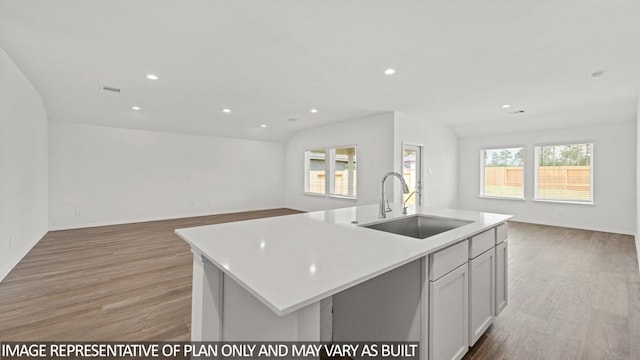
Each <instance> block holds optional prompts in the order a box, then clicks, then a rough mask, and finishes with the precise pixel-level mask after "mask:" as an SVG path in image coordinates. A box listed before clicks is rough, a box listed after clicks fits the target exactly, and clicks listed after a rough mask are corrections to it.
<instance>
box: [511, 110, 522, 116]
mask: <svg viewBox="0 0 640 360" xmlns="http://www.w3.org/2000/svg"><path fill="white" fill-rule="evenodd" d="M509 114H511V115H518V114H524V110H516V111H509Z"/></svg>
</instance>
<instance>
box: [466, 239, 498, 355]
mask: <svg viewBox="0 0 640 360" xmlns="http://www.w3.org/2000/svg"><path fill="white" fill-rule="evenodd" d="M492 240H493V239H492ZM492 245H493V244H492ZM495 258H496V252H495V250H494V247H493V246H491V248H490V249H489V250H487V251H485V252H484V253H482V254H481V255H479V256H477V257H476V258H475V259H470V260H469V345H470V346H473V345H474V344H475V343H476V341H478V339H479V338H480V337H481V336H482V334H484V332H485V331H486V330H487V328H489V326H490V325H491V324H492V323H493V318H494V314H495Z"/></svg>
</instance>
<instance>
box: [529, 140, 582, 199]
mask: <svg viewBox="0 0 640 360" xmlns="http://www.w3.org/2000/svg"><path fill="white" fill-rule="evenodd" d="M571 145H591V156H590V158H591V160H590V171H589V181H590V184H589V189H590V200H563V199H541V198H539V181H538V180H539V179H538V176H539V174H538V169H539V167H540V166H539V163H540V154H541V149H542V148H543V147H549V146H571ZM539 149H540V150H539ZM533 155H534V160H533V166H534V169H533V170H534V179H533V183H534V188H533V191H534V193H533V201H536V202H550V203H562V204H576V205H595V200H594V199H595V194H594V190H595V188H594V182H593V170H594V163H595V159H594V158H595V144H594V141H592V140H585V141H571V142H565V143H562V142H560V143H559V142H550V143H541V144H535V145H534V146H533Z"/></svg>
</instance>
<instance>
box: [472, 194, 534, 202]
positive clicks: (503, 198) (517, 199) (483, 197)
mask: <svg viewBox="0 0 640 360" xmlns="http://www.w3.org/2000/svg"><path fill="white" fill-rule="evenodd" d="M478 197H479V198H481V199H495V200H515V201H525V198H515V197H501V196H487V195H478Z"/></svg>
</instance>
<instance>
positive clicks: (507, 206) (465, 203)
mask: <svg viewBox="0 0 640 360" xmlns="http://www.w3.org/2000/svg"><path fill="white" fill-rule="evenodd" d="M583 141H584V142H593V143H594V156H593V174H594V175H593V177H594V180H593V181H594V183H593V194H594V202H595V204H594V205H576V204H561V203H550V202H535V201H533V200H532V199H533V196H534V171H533V164H534V151H533V147H534V146H535V145H539V144H550V143H571V142H583ZM494 146H497V147H501V146H504V147H513V146H525V161H526V163H527V164H529V165H525V197H526V200H525V201H521V200H497V199H486V198H480V197H479V196H478V195H479V192H480V150H481V149H482V148H486V147H494ZM458 154H459V179H460V181H459V205H460V208H462V209H469V210H483V211H490V212H499V213H506V214H514V215H515V220H519V221H524V222H532V223H538V224H547V225H556V226H566V227H574V228H582V229H590V230H599V231H610V232H616V233H624V234H634V233H635V232H636V201H635V199H636V124H635V123H632V122H627V123H612V124H610V125H607V126H594V127H582V128H570V129H562V130H553V131H545V132H525V133H515V134H505V135H495V136H480V137H469V138H461V139H459V152H458Z"/></svg>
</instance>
